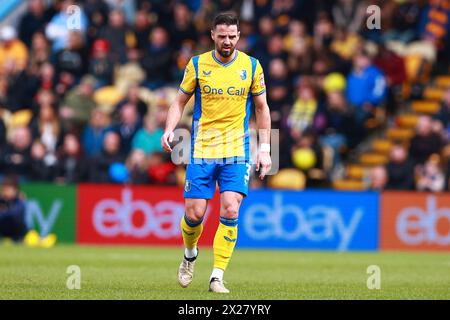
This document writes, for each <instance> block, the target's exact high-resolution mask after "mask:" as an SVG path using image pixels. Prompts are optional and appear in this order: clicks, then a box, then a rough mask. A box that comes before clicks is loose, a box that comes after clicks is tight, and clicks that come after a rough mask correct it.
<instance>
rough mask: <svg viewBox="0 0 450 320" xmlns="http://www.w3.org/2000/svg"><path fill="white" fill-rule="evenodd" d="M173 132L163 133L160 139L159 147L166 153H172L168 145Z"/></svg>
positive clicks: (171, 139)
mask: <svg viewBox="0 0 450 320" xmlns="http://www.w3.org/2000/svg"><path fill="white" fill-rule="evenodd" d="M173 136H174V134H173V131H170V132H164V134H163V136H162V137H161V146H162V147H163V149H164V150H166V152H172V148H171V147H170V144H171V143H172V141H173Z"/></svg>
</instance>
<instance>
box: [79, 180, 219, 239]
mask: <svg viewBox="0 0 450 320" xmlns="http://www.w3.org/2000/svg"><path fill="white" fill-rule="evenodd" d="M217 200H218V198H217V197H215V198H214V199H213V200H212V201H210V203H209V205H208V209H207V213H206V216H205V218H204V226H205V228H204V232H203V235H202V237H201V239H200V242H199V244H200V245H211V244H212V242H213V239H214V235H215V231H216V229H217V225H218V223H219V206H218V205H219V203H218V201H217ZM183 215H184V199H183V190H182V189H180V188H176V187H161V186H133V187H125V186H119V185H107V186H105V185H102V186H98V185H94V184H80V185H79V186H78V219H77V232H76V239H77V242H78V243H82V244H142V245H146V244H156V245H181V244H182V243H183V240H182V238H181V232H180V221H181V218H182V216H183Z"/></svg>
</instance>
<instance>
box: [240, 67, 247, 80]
mask: <svg viewBox="0 0 450 320" xmlns="http://www.w3.org/2000/svg"><path fill="white" fill-rule="evenodd" d="M239 75H240V76H241V79H242V80H245V79H247V70H245V69H244V70H241V72H240V73H239Z"/></svg>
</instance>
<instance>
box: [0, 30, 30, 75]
mask: <svg viewBox="0 0 450 320" xmlns="http://www.w3.org/2000/svg"><path fill="white" fill-rule="evenodd" d="M0 42H1V43H0V71H1V72H6V73H8V74H9V73H18V72H20V71H22V70H23V69H24V68H25V67H26V66H27V62H28V49H27V47H26V45H25V44H24V43H23V42H22V41H20V40H19V39H18V38H17V34H16V30H15V29H14V28H13V27H12V26H9V25H6V26H4V27H2V28H1V29H0Z"/></svg>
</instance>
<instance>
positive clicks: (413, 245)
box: [380, 192, 450, 251]
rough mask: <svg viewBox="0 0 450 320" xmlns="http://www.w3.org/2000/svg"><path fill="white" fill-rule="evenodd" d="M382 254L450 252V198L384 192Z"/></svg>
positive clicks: (438, 195) (381, 226)
mask: <svg viewBox="0 0 450 320" xmlns="http://www.w3.org/2000/svg"><path fill="white" fill-rule="evenodd" d="M380 236H381V239H380V248H381V249H382V250H444V251H450V194H449V193H417V192H384V193H382V197H381V225H380Z"/></svg>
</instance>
